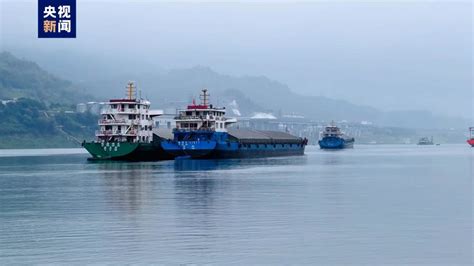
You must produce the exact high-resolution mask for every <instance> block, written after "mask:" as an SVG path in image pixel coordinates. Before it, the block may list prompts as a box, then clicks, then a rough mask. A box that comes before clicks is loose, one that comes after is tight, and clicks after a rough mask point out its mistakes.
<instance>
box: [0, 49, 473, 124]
mask: <svg viewBox="0 0 474 266" xmlns="http://www.w3.org/2000/svg"><path fill="white" fill-rule="evenodd" d="M1 55H2V56H1V58H2V59H1V60H0V62H2V63H1V64H2V65H3V66H4V65H5V64H7V65H9V68H7V70H2V71H10V72H7V73H10V74H9V76H10V77H12V75H17V76H16V78H13V80H16V81H18V80H21V78H20V77H21V76H22V75H21V74H19V73H22V72H23V73H24V72H25V70H28V71H27V72H31V73H33V75H30V76H29V78H28V79H32V80H30V83H26V85H25V84H23V81H22V82H20V84H21V86H20V85H15V86H12V85H9V86H5V85H2V86H1V87H2V89H1V91H2V94H1V95H2V97H3V98H4V97H5V96H3V95H6V96H10V97H11V95H15V93H19V92H22V93H26V95H29V96H31V97H38V98H39V99H50V100H51V99H53V100H63V101H68V102H71V101H72V102H76V103H77V102H80V101H84V100H85V98H86V97H84V95H83V94H82V93H79V94H80V95H79V96H75V94H74V92H77V91H81V92H87V93H90V94H92V95H94V96H96V97H97V98H99V99H102V100H107V99H109V98H112V97H122V96H124V95H125V85H126V83H127V81H128V80H134V81H136V83H137V86H138V88H139V89H140V90H141V94H142V96H143V97H146V98H148V99H150V100H151V101H152V103H153V107H154V108H166V107H172V108H174V107H183V106H184V105H186V104H187V103H190V102H191V101H192V99H193V98H194V99H198V95H199V92H200V90H201V89H202V88H208V89H209V91H210V93H211V98H212V101H213V102H214V103H216V104H218V105H224V106H228V107H229V105H231V104H232V105H238V110H239V112H240V114H241V115H242V116H251V115H252V114H253V113H256V112H271V113H274V114H280V113H283V114H285V113H292V114H300V115H304V116H306V118H308V119H311V120H317V121H321V120H323V121H330V120H348V121H353V122H360V121H370V122H373V123H375V124H378V125H381V126H396V127H406V128H460V129H464V128H465V127H466V126H468V121H466V119H462V118H452V117H441V116H437V115H434V114H432V113H431V112H428V111H423V110H408V111H392V112H383V111H380V110H378V109H376V108H373V107H369V106H362V105H356V104H353V103H350V102H348V101H344V100H338V99H332V98H327V97H322V96H306V95H300V94H298V93H295V92H293V90H292V89H290V88H289V87H288V86H287V85H285V84H283V83H281V82H278V81H275V80H271V79H269V78H267V77H264V76H230V75H224V74H220V73H217V72H216V71H214V70H213V69H211V68H210V67H205V66H196V67H192V68H185V69H173V70H168V71H165V70H163V69H161V68H156V67H153V65H150V64H147V65H140V64H139V63H137V62H136V61H134V62H129V61H127V60H124V59H120V58H117V59H111V61H109V62H108V63H107V62H105V61H106V60H105V61H104V60H99V59H94V58H88V59H87V60H82V61H81V60H78V59H77V58H78V57H76V56H77V55H76V56H70V57H68V58H66V59H64V60H61V61H55V63H54V64H49V62H50V61H49V60H48V61H46V58H43V57H39V58H37V60H38V62H39V65H40V66H42V67H44V68H46V69H48V70H49V71H53V72H54V73H55V74H57V75H60V76H62V77H63V78H65V79H71V81H72V82H73V84H75V85H72V84H71V83H70V82H67V81H64V80H61V79H58V78H55V77H54V76H52V75H51V74H48V73H47V72H45V71H44V70H41V69H40V68H39V67H38V65H37V64H35V63H32V62H28V61H24V60H18V59H16V60H15V59H14V57H13V56H12V55H11V54H9V53H2V54H1ZM5 62H6V63H5ZM20 66H21V67H20ZM69 66H73V67H69ZM108 66H110V68H108ZM17 67H20V68H19V69H17ZM2 69H3V68H2ZM13 69H16V70H15V72H13ZM12 72H13V73H12ZM45 77H46V78H45ZM0 80H2V82H3V83H5V84H7V83H6V82H5V81H4V80H7V79H6V78H5V77H3V75H2V77H0ZM45 80H46V81H45ZM48 82H50V83H48ZM3 83H1V84H3ZM10 83H11V82H10ZM14 84H16V83H14ZM32 84H40V85H39V86H37V87H38V88H37V89H38V91H36V89H35V90H33V89H32V88H33V87H35V86H36V85H35V86H33V85H32ZM5 87H9V88H11V89H9V90H7V92H3V91H5ZM12 87H13V89H12ZM16 87H18V89H16ZM51 88H54V89H51ZM77 88H81V89H80V90H78V89H77ZM348 89H349V88H348ZM231 115H234V114H233V113H231Z"/></svg>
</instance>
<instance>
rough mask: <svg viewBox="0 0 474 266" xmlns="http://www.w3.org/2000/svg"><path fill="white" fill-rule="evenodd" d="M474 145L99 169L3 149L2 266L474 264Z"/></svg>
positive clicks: (47, 153)
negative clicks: (13, 265)
mask: <svg viewBox="0 0 474 266" xmlns="http://www.w3.org/2000/svg"><path fill="white" fill-rule="evenodd" d="M473 151H474V149H471V148H469V147H468V146H467V145H441V146H427V147H421V146H415V145H399V146H397V145H386V146H384V145H373V146H370V145H367V146H363V145H357V146H356V147H355V148H354V149H349V150H343V151H333V152H328V151H321V150H319V149H318V148H316V147H311V146H310V147H308V148H307V151H306V155H305V156H297V157H281V158H266V159H245V160H220V161H218V160H202V161H199V160H197V161H195V160H181V161H162V162H138V163H127V162H106V163H94V162H88V161H87V160H86V158H87V157H88V156H87V154H85V153H84V152H83V151H82V150H80V149H64V150H0V208H1V209H0V231H1V234H0V264H2V265H5V264H11V263H27V264H30V263H63V264H69V263H78V264H83V263H110V264H116V263H121V264H122V263H163V264H167V263H172V264H175V263H197V264H202V263H215V264H269V263H270V264H271V263H275V264H313V265H314V264H320V265H321V264H325V265H327V264H354V265H360V264H376V265H380V264H442V265H457V264H471V263H472V251H473V249H472V235H473V234H472V221H473V218H472V217H473V216H472V202H473V197H472V196H473V194H472V188H473V186H472V177H473V162H474V156H473V155H474V153H473Z"/></svg>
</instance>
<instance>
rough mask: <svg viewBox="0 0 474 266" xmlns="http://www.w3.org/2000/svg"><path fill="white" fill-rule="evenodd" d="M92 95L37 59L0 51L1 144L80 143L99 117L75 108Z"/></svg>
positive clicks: (63, 145) (23, 146) (50, 144)
mask: <svg viewBox="0 0 474 266" xmlns="http://www.w3.org/2000/svg"><path fill="white" fill-rule="evenodd" d="M91 99H92V97H91V96H88V95H86V94H84V93H81V92H80V91H79V90H78V89H77V88H75V87H74V86H73V85H72V83H71V82H69V81H65V80H62V79H60V78H57V77H55V76H54V75H52V74H50V73H48V72H47V71H45V70H43V69H41V68H40V67H39V66H38V65H37V64H36V63H33V62H29V61H26V60H21V59H18V58H16V57H14V56H13V55H12V54H10V53H7V52H3V53H0V100H1V102H0V117H1V118H2V119H0V148H37V147H41V148H45V147H78V146H79V144H78V142H80V141H81V140H83V139H85V138H89V137H90V136H93V134H94V129H95V126H96V122H97V117H96V116H95V115H92V114H89V113H75V112H73V111H74V110H75V104H76V103H78V102H80V101H87V100H91Z"/></svg>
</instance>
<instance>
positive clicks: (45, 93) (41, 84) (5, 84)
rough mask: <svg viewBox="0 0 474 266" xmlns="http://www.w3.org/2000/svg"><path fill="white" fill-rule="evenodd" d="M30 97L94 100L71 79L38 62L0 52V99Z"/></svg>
mask: <svg viewBox="0 0 474 266" xmlns="http://www.w3.org/2000/svg"><path fill="white" fill-rule="evenodd" d="M14 98H30V99H35V100H38V101H40V102H44V103H64V104H72V103H77V102H81V101H87V100H91V99H92V98H93V97H92V96H89V95H86V94H85V93H83V92H82V91H81V90H80V89H79V88H77V87H75V86H74V85H73V84H72V83H71V82H70V81H66V80H62V79H60V78H58V77H56V76H54V75H52V74H50V73H48V72H47V71H45V70H43V69H42V68H40V67H39V66H38V65H37V64H36V63H34V62H30V61H27V60H23V59H19V58H17V57H15V56H13V55H12V54H11V53H9V52H1V53H0V99H3V100H7V99H14Z"/></svg>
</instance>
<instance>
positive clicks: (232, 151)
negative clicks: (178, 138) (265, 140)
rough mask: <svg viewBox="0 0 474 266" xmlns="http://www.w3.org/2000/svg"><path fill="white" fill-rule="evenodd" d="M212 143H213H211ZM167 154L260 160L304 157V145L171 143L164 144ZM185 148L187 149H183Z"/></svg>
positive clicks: (193, 157)
mask: <svg viewBox="0 0 474 266" xmlns="http://www.w3.org/2000/svg"><path fill="white" fill-rule="evenodd" d="M211 143H212V142H211ZM162 147H163V149H164V150H165V151H166V152H169V153H172V154H173V155H174V156H177V157H182V158H192V159H231V158H259V157H276V156H293V155H304V148H305V145H304V144H302V143H301V144H289V143H287V144H274V145H273V144H256V143H255V144H245V145H242V144H239V143H237V142H227V143H219V144H217V143H215V142H213V144H207V143H206V144H200V145H196V146H194V147H193V148H191V147H190V145H186V144H185V142H180V144H178V143H176V142H173V141H169V142H166V141H164V142H162ZM183 147H185V148H183Z"/></svg>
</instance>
